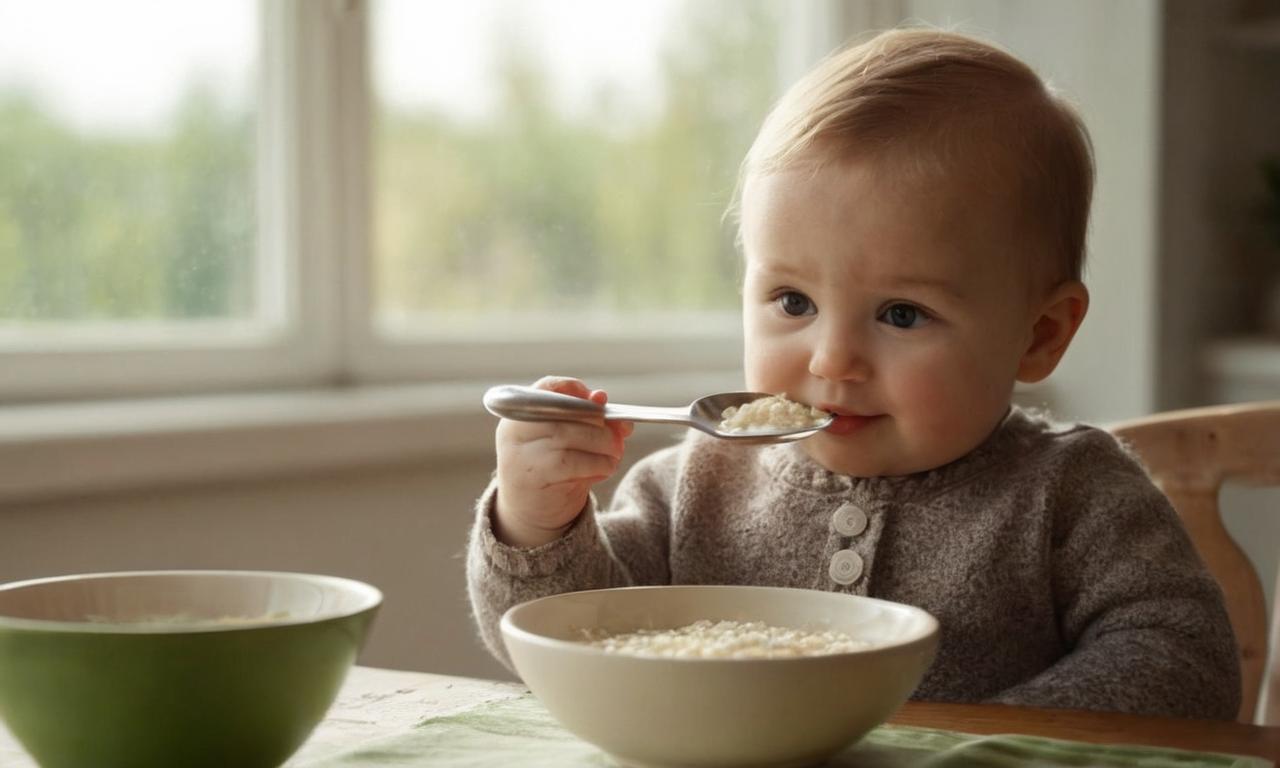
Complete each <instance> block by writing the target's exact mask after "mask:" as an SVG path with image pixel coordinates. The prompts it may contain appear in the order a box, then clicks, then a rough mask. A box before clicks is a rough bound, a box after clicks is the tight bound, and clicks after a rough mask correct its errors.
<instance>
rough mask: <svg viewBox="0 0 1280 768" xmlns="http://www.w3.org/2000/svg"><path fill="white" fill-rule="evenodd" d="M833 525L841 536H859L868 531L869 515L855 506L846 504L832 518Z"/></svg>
mask: <svg viewBox="0 0 1280 768" xmlns="http://www.w3.org/2000/svg"><path fill="white" fill-rule="evenodd" d="M831 525H832V526H834V527H835V529H836V533H839V534H840V535H841V536H857V535H858V534H860V533H862V532H863V531H865V530H867V513H866V512H863V511H862V510H861V509H859V508H858V507H856V506H854V505H853V504H845V505H843V506H841V507H840V508H839V509H837V510H836V513H835V515H833V516H832V517H831Z"/></svg>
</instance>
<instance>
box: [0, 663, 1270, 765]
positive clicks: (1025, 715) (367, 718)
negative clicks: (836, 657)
mask: <svg viewBox="0 0 1280 768" xmlns="http://www.w3.org/2000/svg"><path fill="white" fill-rule="evenodd" d="M524 692H525V688H524V687H523V686H521V685H518V684H516V683H504V682H496V681H492V680H476V679H472V678H466V677H449V676H446V675H433V674H426V673H422V672H401V671H394V670H387V669H374V668H372V667H356V668H355V669H353V670H352V671H351V674H350V676H348V678H347V682H346V684H345V685H344V686H343V687H342V692H341V693H340V694H339V695H338V700H337V701H336V702H335V703H334V705H333V707H332V708H331V709H330V710H329V714H328V716H327V717H325V720H324V722H323V723H321V724H320V726H319V727H318V728H316V731H315V733H313V734H312V736H311V738H310V739H309V740H308V741H307V743H306V744H305V745H303V747H302V749H301V750H299V751H298V753H297V754H296V755H294V757H293V759H291V760H290V761H289V762H288V763H287V764H286V765H287V766H288V767H289V768H305V766H306V765H307V764H308V763H310V762H311V761H313V760H316V759H319V758H321V757H325V756H328V755H332V754H335V753H336V752H339V751H343V750H347V749H351V748H352V747H355V746H358V745H360V744H362V743H364V742H366V741H370V740H372V739H377V738H380V737H383V736H386V735H388V734H392V733H395V732H396V731H398V730H401V729H405V728H409V727H411V726H412V725H414V724H415V723H417V722H419V721H420V720H422V719H423V718H426V717H434V716H439V715H447V714H451V713H454V712H461V711H463V710H465V709H469V708H471V707H473V706H475V705H477V704H482V703H485V702H492V701H502V700H504V699H510V698H514V697H516V696H520V695H521V694H523V693H524ZM890 722H893V723H896V724H898V725H916V726H925V727H930V728H945V729H947V730H953V731H964V732H967V733H1025V734H1032V735H1037V736H1049V737H1055V738H1060V739H1074V740H1077V741H1090V742H1097V743H1103V744H1107V743H1110V744H1144V745H1148V746H1163V747H1178V748H1181V749H1190V750H1200V751H1205V752H1227V753H1233V754H1240V755H1255V756H1259V757H1265V758H1267V759H1269V760H1271V761H1273V762H1276V763H1277V764H1278V768H1280V728H1262V727H1258V726H1252V725H1241V724H1239V723H1230V722H1217V721H1208V720H1176V719H1167V718H1153V717H1135V716H1132V715H1117V714H1105V713H1098V712H1080V711H1073V710H1055V709H1026V708H1023V707H1003V706H997V705H985V704H937V703H931V702H908V703H907V704H906V705H905V706H903V708H902V709H901V710H900V711H899V712H898V713H897V714H896V715H894V717H893V718H892V719H891V720H890ZM0 766H4V767H5V768H35V762H34V761H32V760H31V758H29V757H27V756H26V754H25V753H24V752H23V751H22V750H21V748H19V747H18V745H17V744H16V743H14V741H13V739H12V737H11V736H10V735H9V733H8V732H7V731H5V730H4V728H3V726H0Z"/></svg>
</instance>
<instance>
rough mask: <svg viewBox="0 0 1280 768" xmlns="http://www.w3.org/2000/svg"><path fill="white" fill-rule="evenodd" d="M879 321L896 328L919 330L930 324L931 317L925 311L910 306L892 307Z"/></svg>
mask: <svg viewBox="0 0 1280 768" xmlns="http://www.w3.org/2000/svg"><path fill="white" fill-rule="evenodd" d="M879 319H880V321H881V322H885V323H888V324H889V325H892V326H893V327H894V328H918V327H920V326H921V325H924V324H925V323H927V322H929V316H928V315H926V314H925V313H924V310H921V309H918V308H916V307H913V306H911V305H910V304H893V305H890V306H889V308H888V309H886V310H885V311H884V312H883V313H881V315H880V318H879Z"/></svg>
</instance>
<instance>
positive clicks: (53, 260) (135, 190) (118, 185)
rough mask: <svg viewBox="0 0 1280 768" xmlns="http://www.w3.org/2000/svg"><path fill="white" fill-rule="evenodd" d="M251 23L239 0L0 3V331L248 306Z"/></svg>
mask: <svg viewBox="0 0 1280 768" xmlns="http://www.w3.org/2000/svg"><path fill="white" fill-rule="evenodd" d="M258 24H259V20H258V8H257V5H256V2H255V0H218V2H207V3H173V2H168V1H167V0H112V1H111V2H105V3H104V2H96V1H95V0H79V1H77V0H6V2H4V3H0V340H4V339H6V338H8V339H10V340H12V339H14V338H28V339H29V338H31V335H30V334H31V333H32V332H33V331H39V330H41V329H62V330H65V329H67V328H70V329H71V330H73V331H83V330H93V329H97V330H102V329H103V328H117V329H119V328H128V327H138V326H151V327H155V326H165V325H173V324H176V323H178V322H180V321H181V322H193V321H210V320H215V321H216V320H225V319H236V320H244V319H252V318H253V317H254V316H255V315H256V314H257V313H258V312H259V311H260V309H261V301H260V298H259V297H258V285H259V283H258V278H257V274H258V269H259V265H258V264H257V259H256V253H257V248H256V238H257V223H256V220H257V214H256V199H257V198H256V194H255V173H256V171H255V135H256V131H257V127H256V118H255V113H256V99H257V95H256V86H255V83H256V81H257V70H256V63H255V61H256V58H257V50H258ZM106 336H107V337H110V334H106Z"/></svg>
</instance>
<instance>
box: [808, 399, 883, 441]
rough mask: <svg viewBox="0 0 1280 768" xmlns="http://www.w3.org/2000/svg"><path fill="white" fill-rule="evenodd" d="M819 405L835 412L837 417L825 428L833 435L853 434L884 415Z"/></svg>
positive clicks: (823, 408)
mask: <svg viewBox="0 0 1280 768" xmlns="http://www.w3.org/2000/svg"><path fill="white" fill-rule="evenodd" d="M818 407H819V408H821V409H822V410H824V411H827V412H828V413H832V414H835V419H834V420H833V421H832V422H831V425H830V426H828V427H827V428H826V429H825V430H823V431H825V432H828V433H830V434H833V435H850V434H853V433H854V432H858V431H860V430H862V429H863V428H864V427H866V426H867V425H869V424H871V423H872V422H874V421H875V420H876V419H879V418H880V417H881V416H883V414H876V415H865V414H860V413H850V412H849V411H846V410H843V409H841V408H836V407H835V406H831V405H820V406H818Z"/></svg>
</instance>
